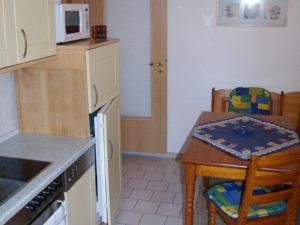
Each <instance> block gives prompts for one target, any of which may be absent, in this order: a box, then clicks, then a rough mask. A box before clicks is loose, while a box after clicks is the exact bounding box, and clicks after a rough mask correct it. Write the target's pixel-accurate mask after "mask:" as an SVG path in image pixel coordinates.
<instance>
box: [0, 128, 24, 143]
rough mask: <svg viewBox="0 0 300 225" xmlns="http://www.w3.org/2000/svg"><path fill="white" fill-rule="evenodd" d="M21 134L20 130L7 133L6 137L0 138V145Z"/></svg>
mask: <svg viewBox="0 0 300 225" xmlns="http://www.w3.org/2000/svg"><path fill="white" fill-rule="evenodd" d="M19 132H20V131H19V129H15V130H13V131H10V132H8V133H6V134H5V135H2V136H0V143H1V142H4V141H6V140H8V139H10V138H12V137H13V136H15V135H17V134H18V133H19Z"/></svg>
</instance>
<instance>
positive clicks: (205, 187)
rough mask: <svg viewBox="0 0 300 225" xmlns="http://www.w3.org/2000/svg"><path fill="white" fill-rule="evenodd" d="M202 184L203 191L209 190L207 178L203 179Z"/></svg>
mask: <svg viewBox="0 0 300 225" xmlns="http://www.w3.org/2000/svg"><path fill="white" fill-rule="evenodd" d="M202 183H203V187H204V190H207V189H208V188H209V177H203V178H202Z"/></svg>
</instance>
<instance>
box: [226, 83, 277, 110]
mask: <svg viewBox="0 0 300 225" xmlns="http://www.w3.org/2000/svg"><path fill="white" fill-rule="evenodd" d="M271 106H272V103H271V93H270V92H269V91H268V90H266V89H264V88H255V87H238V88H235V89H233V90H232V91H231V92H230V94H229V107H228V111H229V112H236V113H242V114H262V115H270V114H271V110H272V107H271Z"/></svg>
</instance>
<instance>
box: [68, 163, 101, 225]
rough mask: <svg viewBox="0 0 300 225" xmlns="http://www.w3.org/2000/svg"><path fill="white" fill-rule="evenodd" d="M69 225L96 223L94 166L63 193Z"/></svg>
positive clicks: (93, 224) (94, 224) (91, 224)
mask: <svg viewBox="0 0 300 225" xmlns="http://www.w3.org/2000/svg"><path fill="white" fill-rule="evenodd" d="M65 198H66V202H67V218H68V224H70V225H83V224H84V225H96V224H97V222H96V208H95V207H96V191H95V166H92V167H91V168H90V169H89V170H88V171H87V172H86V173H85V174H84V175H83V176H82V177H81V178H80V179H79V180H78V181H77V182H76V183H75V184H74V186H73V187H72V188H71V189H70V190H69V191H68V192H66V193H65Z"/></svg>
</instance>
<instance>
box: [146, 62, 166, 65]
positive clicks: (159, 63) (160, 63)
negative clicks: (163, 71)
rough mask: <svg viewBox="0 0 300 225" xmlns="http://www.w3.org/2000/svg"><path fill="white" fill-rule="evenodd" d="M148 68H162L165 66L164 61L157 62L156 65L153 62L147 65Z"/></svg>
mask: <svg viewBox="0 0 300 225" xmlns="http://www.w3.org/2000/svg"><path fill="white" fill-rule="evenodd" d="M149 65H150V66H163V65H165V62H164V61H159V62H157V63H154V62H151V63H149Z"/></svg>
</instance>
